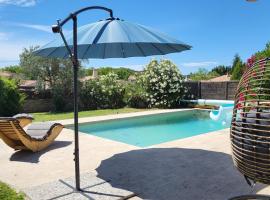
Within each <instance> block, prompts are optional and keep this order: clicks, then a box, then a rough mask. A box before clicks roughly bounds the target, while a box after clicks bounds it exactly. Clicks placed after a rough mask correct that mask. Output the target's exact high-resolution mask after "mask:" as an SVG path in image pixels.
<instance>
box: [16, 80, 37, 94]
mask: <svg viewBox="0 0 270 200" xmlns="http://www.w3.org/2000/svg"><path fill="white" fill-rule="evenodd" d="M36 87H37V81H36V80H21V81H20V84H19V88H20V90H21V91H31V90H35V88H36Z"/></svg>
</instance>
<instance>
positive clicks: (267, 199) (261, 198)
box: [229, 194, 270, 200]
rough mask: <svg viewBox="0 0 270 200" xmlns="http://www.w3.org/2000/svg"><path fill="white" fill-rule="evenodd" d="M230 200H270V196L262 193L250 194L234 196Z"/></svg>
mask: <svg viewBox="0 0 270 200" xmlns="http://www.w3.org/2000/svg"><path fill="white" fill-rule="evenodd" d="M229 200H270V196H268V195H260V194H249V195H242V196H237V197H232V198H230V199H229Z"/></svg>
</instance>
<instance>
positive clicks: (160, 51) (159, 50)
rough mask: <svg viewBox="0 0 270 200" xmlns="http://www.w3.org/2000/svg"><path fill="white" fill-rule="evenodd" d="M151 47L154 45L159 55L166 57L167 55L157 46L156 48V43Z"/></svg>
mask: <svg viewBox="0 0 270 200" xmlns="http://www.w3.org/2000/svg"><path fill="white" fill-rule="evenodd" d="M151 45H152V46H153V47H154V48H155V49H156V50H157V51H158V52H159V53H161V55H165V53H164V52H163V51H162V50H161V49H159V48H157V46H156V45H155V44H154V43H151Z"/></svg>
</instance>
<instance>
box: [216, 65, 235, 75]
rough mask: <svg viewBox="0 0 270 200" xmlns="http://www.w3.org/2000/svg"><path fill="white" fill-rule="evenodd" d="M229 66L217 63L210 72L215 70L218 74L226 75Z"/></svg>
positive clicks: (228, 71)
mask: <svg viewBox="0 0 270 200" xmlns="http://www.w3.org/2000/svg"><path fill="white" fill-rule="evenodd" d="M231 69H232V68H231V67H230V66H224V65H219V66H216V67H214V68H213V69H212V70H211V72H216V73H217V74H218V75H220V76H222V75H226V74H230V73H231Z"/></svg>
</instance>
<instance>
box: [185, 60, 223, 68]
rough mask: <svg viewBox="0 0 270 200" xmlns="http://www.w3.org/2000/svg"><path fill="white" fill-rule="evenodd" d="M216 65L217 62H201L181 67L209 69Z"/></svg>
mask: <svg viewBox="0 0 270 200" xmlns="http://www.w3.org/2000/svg"><path fill="white" fill-rule="evenodd" d="M217 64H218V62H215V61H203V62H190V63H182V64H181V65H182V66H184V67H209V66H213V65H217Z"/></svg>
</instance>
